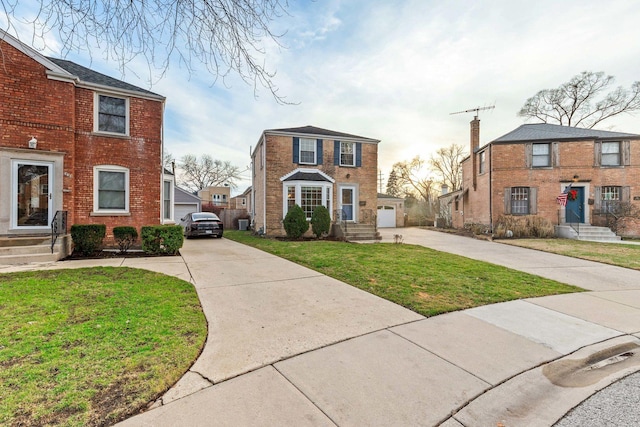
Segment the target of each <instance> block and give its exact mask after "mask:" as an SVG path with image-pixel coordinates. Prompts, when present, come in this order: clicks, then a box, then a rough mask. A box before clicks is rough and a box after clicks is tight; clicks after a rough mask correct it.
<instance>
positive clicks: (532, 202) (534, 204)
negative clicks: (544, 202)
mask: <svg viewBox="0 0 640 427" xmlns="http://www.w3.org/2000/svg"><path fill="white" fill-rule="evenodd" d="M529 214H530V215H537V214H538V187H529Z"/></svg>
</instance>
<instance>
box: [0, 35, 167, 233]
mask: <svg viewBox="0 0 640 427" xmlns="http://www.w3.org/2000/svg"><path fill="white" fill-rule="evenodd" d="M0 51H1V52H2V56H1V57H0V61H1V62H2V66H1V67H0V87H2V92H1V93H2V95H0V96H1V101H0V236H12V237H16V236H21V235H30V236H33V235H48V234H50V233H51V224H52V221H53V218H54V215H55V214H56V212H58V211H66V212H67V215H68V216H67V223H68V224H69V225H72V224H77V223H82V224H94V223H101V224H106V225H107V238H108V239H110V238H112V235H113V234H112V230H113V227H114V226H119V225H130V226H134V227H136V228H138V230H139V229H140V227H141V226H143V225H150V224H160V223H161V219H162V218H164V217H165V216H164V214H163V212H162V209H163V207H162V206H163V203H161V201H162V200H163V195H162V191H163V188H164V187H165V186H164V185H163V173H162V161H161V160H162V144H163V141H162V120H163V110H164V101H165V98H164V97H162V96H160V95H157V94H155V93H153V92H150V91H147V90H145V89H141V88H139V87H136V86H133V85H131V84H128V83H125V82H123V81H121V80H117V79H114V78H111V77H108V76H106V75H104V74H100V73H98V72H95V71H93V70H90V69H88V68H85V67H83V66H81V65H78V64H75V63H73V62H70V61H65V60H60V59H55V58H47V57H44V56H43V55H41V54H39V53H38V52H36V51H35V50H33V49H31V48H30V47H28V46H26V45H24V44H23V43H21V42H20V41H18V40H17V39H15V38H13V37H11V36H10V35H8V34H6V33H3V32H0Z"/></svg>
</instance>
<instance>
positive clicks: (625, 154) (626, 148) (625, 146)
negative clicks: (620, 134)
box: [620, 141, 631, 166]
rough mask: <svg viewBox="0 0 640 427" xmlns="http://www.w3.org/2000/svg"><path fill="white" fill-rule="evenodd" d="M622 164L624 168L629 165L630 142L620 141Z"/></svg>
mask: <svg viewBox="0 0 640 427" xmlns="http://www.w3.org/2000/svg"><path fill="white" fill-rule="evenodd" d="M621 145H622V146H621V147H620V148H621V149H622V164H623V165H624V166H629V165H630V164H631V142H630V141H622V144H621Z"/></svg>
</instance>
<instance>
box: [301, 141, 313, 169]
mask: <svg viewBox="0 0 640 427" xmlns="http://www.w3.org/2000/svg"><path fill="white" fill-rule="evenodd" d="M300 163H305V164H310V165H315V164H316V141H315V140H314V139H307V138H300Z"/></svg>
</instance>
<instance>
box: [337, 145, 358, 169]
mask: <svg viewBox="0 0 640 427" xmlns="http://www.w3.org/2000/svg"><path fill="white" fill-rule="evenodd" d="M355 148H356V147H355V143H353V142H341V143H340V166H355V165H356V149H355Z"/></svg>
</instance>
